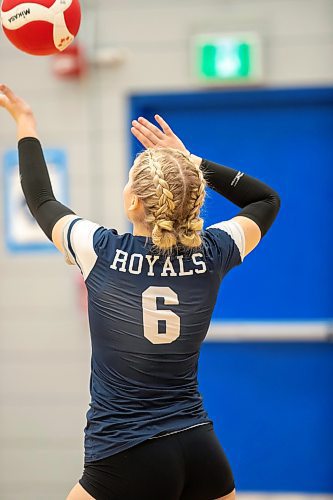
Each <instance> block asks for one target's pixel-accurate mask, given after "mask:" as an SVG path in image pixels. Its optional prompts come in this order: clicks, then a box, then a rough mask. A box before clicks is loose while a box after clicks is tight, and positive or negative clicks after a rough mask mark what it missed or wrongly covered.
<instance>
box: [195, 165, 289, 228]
mask: <svg viewBox="0 0 333 500" xmlns="http://www.w3.org/2000/svg"><path fill="white" fill-rule="evenodd" d="M200 168H201V170H202V171H203V173H204V176H205V179H206V181H207V183H208V186H209V187H211V188H212V189H214V190H215V191H216V192H218V193H219V194H221V195H222V196H224V197H225V198H227V200H229V201H231V202H232V203H234V204H235V205H237V206H238V207H240V208H242V209H243V210H242V211H241V212H240V213H239V214H238V215H242V216H244V217H248V218H249V219H251V220H253V221H254V222H255V223H256V224H257V225H258V226H259V227H260V230H261V233H262V236H263V235H265V234H266V233H267V231H268V229H269V228H270V227H271V225H272V224H273V222H274V220H275V218H276V216H277V214H278V212H279V209H280V197H279V195H278V193H276V191H274V189H272V188H271V187H270V186H268V185H267V184H264V183H263V182H261V181H260V180H258V179H255V178H254V177H251V176H249V175H246V174H244V173H243V172H240V171H238V170H234V169H233V168H229V167H224V166H223V165H218V164H217V163H213V162H210V161H208V160H204V159H203V160H202V162H201V165H200Z"/></svg>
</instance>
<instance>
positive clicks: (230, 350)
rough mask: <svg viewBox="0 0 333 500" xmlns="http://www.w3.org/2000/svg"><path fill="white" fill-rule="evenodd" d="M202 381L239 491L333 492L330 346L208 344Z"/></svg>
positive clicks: (332, 363)
mask: <svg viewBox="0 0 333 500" xmlns="http://www.w3.org/2000/svg"><path fill="white" fill-rule="evenodd" d="M199 381H200V388H201V390H202V393H203V396H204V403H205V407H206V409H207V410H208V412H209V414H210V417H211V418H212V419H213V421H214V423H215V430H216V432H217V435H218V437H219V438H220V441H221V443H222V445H223V447H224V449H225V451H226V453H227V455H228V457H229V460H230V462H231V465H232V468H233V471H234V475H235V479H236V485H237V488H238V489H239V490H243V491H267V492H275V491H279V492H313V493H316V492H317V493H333V453H332V450H333V425H332V422H333V391H332V383H333V344H327V343H304V344H302V343H216V344H215V343H206V344H204V345H203V347H202V351H201V357H200V369H199Z"/></svg>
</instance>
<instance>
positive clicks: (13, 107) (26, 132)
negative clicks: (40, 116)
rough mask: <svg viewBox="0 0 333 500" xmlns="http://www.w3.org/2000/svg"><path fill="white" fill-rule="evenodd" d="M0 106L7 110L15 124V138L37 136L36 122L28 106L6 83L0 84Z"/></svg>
mask: <svg viewBox="0 0 333 500" xmlns="http://www.w3.org/2000/svg"><path fill="white" fill-rule="evenodd" d="M0 107H1V108H4V109H6V110H7V111H8V113H9V114H10V115H11V116H12V117H13V118H14V120H15V122H16V126H17V139H18V140H20V139H23V138H24V137H37V132H36V122H35V118H34V115H33V112H32V109H31V108H30V106H29V105H28V104H27V103H26V102H25V101H24V100H23V99H21V97H18V96H17V95H15V94H14V92H13V91H12V90H11V89H10V88H9V87H7V86H6V85H3V84H0Z"/></svg>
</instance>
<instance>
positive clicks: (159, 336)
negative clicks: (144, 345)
mask: <svg viewBox="0 0 333 500" xmlns="http://www.w3.org/2000/svg"><path fill="white" fill-rule="evenodd" d="M157 297H161V298H163V299H164V304H165V305H167V306H173V305H175V306H176V305H178V304H179V301H178V295H177V294H176V293H175V292H174V291H173V290H171V288H169V287H158V286H150V287H149V288H147V290H146V291H144V292H143V294H142V310H143V331H144V336H145V337H146V338H147V339H148V340H149V341H150V342H151V343H152V344H171V342H174V341H175V340H176V339H178V337H179V335H180V317H179V316H177V314H175V313H174V312H172V311H170V310H165V309H157V302H156V301H157ZM159 321H165V323H166V328H165V333H158V322H159Z"/></svg>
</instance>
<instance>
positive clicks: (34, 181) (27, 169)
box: [18, 137, 74, 240]
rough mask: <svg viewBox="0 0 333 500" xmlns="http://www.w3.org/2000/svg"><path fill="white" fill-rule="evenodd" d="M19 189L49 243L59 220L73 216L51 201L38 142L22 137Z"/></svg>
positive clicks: (49, 183)
mask: <svg viewBox="0 0 333 500" xmlns="http://www.w3.org/2000/svg"><path fill="white" fill-rule="evenodd" d="M18 151H19V165H20V178H21V185H22V189H23V193H24V196H25V199H26V201H27V205H28V207H29V209H30V212H31V213H32V215H33V216H34V217H35V219H36V221H37V222H38V224H39V225H40V227H41V228H42V230H43V231H44V233H45V234H46V236H47V237H48V238H49V239H50V240H52V230H53V228H54V226H55V224H56V223H57V222H58V220H59V219H61V218H62V217H64V216H65V215H71V214H74V212H72V210H70V209H69V208H67V207H65V206H64V205H62V204H61V203H59V201H57V200H56V199H55V196H54V194H53V190H52V186H51V181H50V177H49V173H48V170H47V166H46V163H45V159H44V154H43V150H42V146H41V144H40V142H39V140H38V139H35V138H34V137H25V138H24V139H21V140H20V141H19V143H18Z"/></svg>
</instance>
